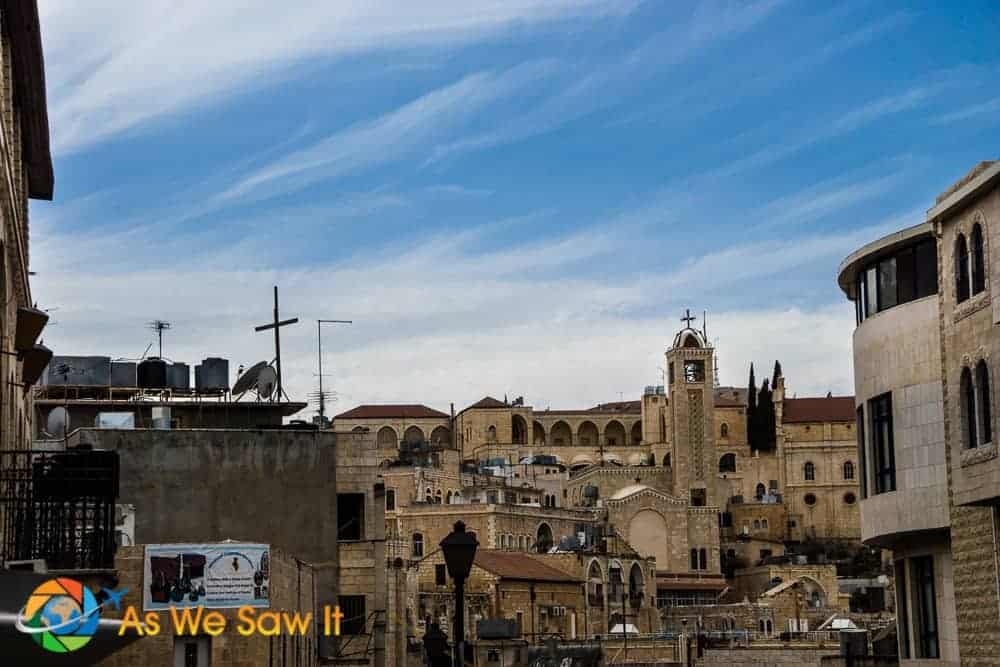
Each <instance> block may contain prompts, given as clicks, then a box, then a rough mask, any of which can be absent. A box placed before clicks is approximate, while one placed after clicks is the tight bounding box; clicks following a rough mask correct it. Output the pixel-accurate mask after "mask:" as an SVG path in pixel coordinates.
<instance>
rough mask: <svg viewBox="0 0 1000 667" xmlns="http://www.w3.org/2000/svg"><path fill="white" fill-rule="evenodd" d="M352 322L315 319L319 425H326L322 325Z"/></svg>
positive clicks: (349, 321) (321, 426)
mask: <svg viewBox="0 0 1000 667" xmlns="http://www.w3.org/2000/svg"><path fill="white" fill-rule="evenodd" d="M324 324H354V322H353V321H352V320H316V347H317V352H318V356H319V427H320V428H323V427H324V426H325V425H326V395H325V394H324V393H323V325H324Z"/></svg>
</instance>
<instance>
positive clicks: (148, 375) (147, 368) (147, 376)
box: [138, 357, 167, 389]
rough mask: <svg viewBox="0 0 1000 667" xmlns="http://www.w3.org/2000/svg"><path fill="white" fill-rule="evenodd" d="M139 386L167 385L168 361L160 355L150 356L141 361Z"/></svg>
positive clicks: (143, 387)
mask: <svg viewBox="0 0 1000 667" xmlns="http://www.w3.org/2000/svg"><path fill="white" fill-rule="evenodd" d="M138 380H139V387H141V388H142V389H163V388H164V387H166V386H167V362H165V361H164V360H163V359H160V358H159V357H149V358H148V359H143V360H142V361H140V362H139V370H138Z"/></svg>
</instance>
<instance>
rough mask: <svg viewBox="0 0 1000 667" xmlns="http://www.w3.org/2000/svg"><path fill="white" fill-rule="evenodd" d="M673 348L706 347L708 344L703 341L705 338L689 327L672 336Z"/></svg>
mask: <svg viewBox="0 0 1000 667" xmlns="http://www.w3.org/2000/svg"><path fill="white" fill-rule="evenodd" d="M673 347H675V348H676V347H695V348H698V347H708V343H707V342H706V341H705V336H703V335H702V333H701V332H700V331H698V330H697V329H692V328H690V327H685V328H684V329H681V330H680V331H678V332H677V335H676V336H674V344H673Z"/></svg>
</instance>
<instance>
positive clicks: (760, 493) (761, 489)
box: [754, 482, 767, 500]
mask: <svg viewBox="0 0 1000 667" xmlns="http://www.w3.org/2000/svg"><path fill="white" fill-rule="evenodd" d="M766 493H767V487H766V486H764V482H757V488H756V489H755V492H754V498H756V499H757V500H760V499H761V498H763V497H764V495H765V494H766Z"/></svg>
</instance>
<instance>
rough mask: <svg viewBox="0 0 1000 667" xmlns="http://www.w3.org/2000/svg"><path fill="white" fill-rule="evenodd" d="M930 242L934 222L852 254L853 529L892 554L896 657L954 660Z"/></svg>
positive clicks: (848, 287) (844, 270)
mask: <svg viewBox="0 0 1000 667" xmlns="http://www.w3.org/2000/svg"><path fill="white" fill-rule="evenodd" d="M937 256H938V245H937V238H936V236H935V233H934V228H933V227H932V225H931V224H930V223H924V224H919V225H915V226H913V227H910V228H907V229H904V230H901V231H899V232H896V233H893V234H890V235H889V236H886V237H884V238H881V239H879V240H877V241H874V242H872V243H869V244H868V245H866V246H864V247H862V248H860V249H859V250H857V251H856V252H854V253H852V254H851V255H850V256H849V257H847V259H845V260H844V262H843V263H842V264H841V266H840V270H839V275H838V283H839V284H840V287H841V289H842V290H843V291H844V293H845V294H846V295H847V298H848V299H850V300H851V301H852V302H854V306H855V314H856V319H857V327H856V328H855V330H854V336H853V339H854V340H853V342H854V386H855V406H856V409H857V419H858V427H857V434H858V459H859V467H860V472H861V493H862V501H861V535H862V540H863V541H864V542H865V543H866V544H869V545H872V546H878V547H881V548H883V549H886V550H889V551H891V552H892V558H893V564H894V567H895V583H896V610H897V622H898V623H897V624H898V628H899V633H898V637H899V655H900V663H901V664H903V665H906V664H914V665H918V664H919V665H928V664H934V665H958V664H959V648H958V630H957V623H956V614H955V599H954V588H953V585H952V560H951V548H950V547H951V545H950V518H949V504H948V471H947V460H946V456H947V451H948V450H947V447H946V445H945V416H944V415H945V411H944V400H943V392H942V383H941V368H942V366H941V358H942V357H941V340H940V322H939V303H938V301H939V299H938V261H937Z"/></svg>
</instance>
